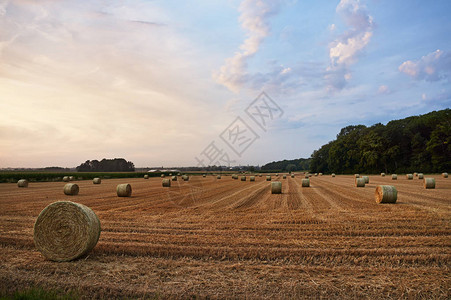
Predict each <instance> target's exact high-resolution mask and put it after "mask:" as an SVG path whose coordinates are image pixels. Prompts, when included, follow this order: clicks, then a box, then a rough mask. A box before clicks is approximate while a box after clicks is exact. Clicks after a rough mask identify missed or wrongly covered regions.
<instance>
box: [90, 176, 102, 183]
mask: <svg viewBox="0 0 451 300" xmlns="http://www.w3.org/2000/svg"><path fill="white" fill-rule="evenodd" d="M92 183H93V184H101V183H102V179H100V178H99V177H96V178H94V179H93V180H92Z"/></svg>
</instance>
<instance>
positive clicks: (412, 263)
mask: <svg viewBox="0 0 451 300" xmlns="http://www.w3.org/2000/svg"><path fill="white" fill-rule="evenodd" d="M427 177H434V178H435V179H436V189H430V190H426V189H424V187H423V181H422V180H419V179H417V178H415V179H414V180H407V179H406V178H405V176H398V180H396V181H395V180H391V177H390V176H386V177H380V176H376V175H374V176H370V183H369V184H367V185H366V186H365V187H364V188H357V187H355V185H354V178H353V176H337V177H335V178H332V177H330V176H326V175H325V176H321V177H312V178H311V187H309V188H302V187H301V180H302V178H303V176H301V175H297V176H296V177H295V178H290V177H288V178H287V179H282V177H281V176H279V177H276V176H273V178H272V179H273V181H274V180H277V181H281V182H282V184H283V185H282V191H283V193H282V194H278V195H277V194H274V195H273V194H271V191H270V182H268V181H266V180H265V176H263V177H256V181H255V182H250V181H249V176H247V181H241V180H240V179H238V180H233V179H232V178H231V176H222V179H216V176H210V175H209V176H207V177H206V178H203V177H202V176H193V177H191V178H190V180H189V181H182V180H181V178H180V177H179V179H178V181H176V182H174V181H173V182H172V186H171V187H170V188H163V187H162V186H161V178H150V179H148V180H145V179H136V178H135V179H110V180H103V181H102V184H100V185H93V184H92V182H91V181H75V183H77V184H78V185H79V187H80V193H79V194H78V195H76V196H66V195H64V194H63V186H64V183H62V182H43V183H33V182H32V183H30V185H29V187H28V188H18V187H17V185H16V184H10V183H3V184H0V253H1V255H0V291H3V292H12V291H15V290H23V289H26V288H28V287H41V288H44V289H51V290H53V289H58V290H61V291H71V292H74V293H75V294H76V295H78V296H80V297H82V298H86V299H91V298H190V297H199V298H207V297H209V298H258V299H262V298H266V299H274V298H279V299H282V298H283V299H287V298H312V297H313V298H328V299H331V298H336V299H342V298H343V297H346V298H368V299H370V298H371V299H378V298H384V299H386V298H425V299H430V298H436V299H449V298H450V295H451V179H449V178H448V179H445V178H442V177H441V176H438V175H433V176H432V175H431V176H427ZM120 183H130V184H131V185H132V189H133V193H132V196H131V197H128V198H119V197H117V196H116V186H117V185H118V184H120ZM380 184H390V185H395V186H396V188H397V189H398V201H397V203H396V204H377V203H376V202H375V200H374V192H375V189H376V186H377V185H380ZM60 200H69V201H74V202H78V203H82V204H84V205H86V206H88V207H90V208H91V209H93V210H94V212H95V213H96V214H97V215H98V217H99V219H100V221H101V227H102V233H101V236H100V239H99V242H98V244H97V246H96V247H95V248H94V250H93V251H92V252H91V253H90V254H89V255H88V256H87V257H84V258H82V259H79V260H76V261H73V262H65V263H56V262H51V261H48V260H46V259H45V258H44V257H43V256H42V255H41V254H40V253H39V252H38V251H37V250H36V249H35V247H34V243H33V224H34V222H35V220H36V218H37V216H38V215H39V213H40V212H41V210H42V209H44V208H45V207H46V206H47V205H48V204H50V203H52V202H55V201H60Z"/></svg>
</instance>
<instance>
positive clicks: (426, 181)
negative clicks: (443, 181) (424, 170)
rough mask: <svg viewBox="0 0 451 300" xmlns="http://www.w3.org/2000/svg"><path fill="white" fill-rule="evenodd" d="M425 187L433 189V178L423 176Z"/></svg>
mask: <svg viewBox="0 0 451 300" xmlns="http://www.w3.org/2000/svg"><path fill="white" fill-rule="evenodd" d="M424 188H425V189H435V178H427V177H425V178H424Z"/></svg>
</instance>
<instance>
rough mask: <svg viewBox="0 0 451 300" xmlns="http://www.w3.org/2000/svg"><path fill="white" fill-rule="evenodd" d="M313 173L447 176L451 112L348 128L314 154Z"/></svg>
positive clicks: (436, 112)
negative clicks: (418, 173)
mask: <svg viewBox="0 0 451 300" xmlns="http://www.w3.org/2000/svg"><path fill="white" fill-rule="evenodd" d="M311 158H312V161H311V164H310V171H311V172H323V173H328V172H334V173H350V174H352V173H379V172H386V173H407V172H415V171H418V172H443V171H447V170H450V167H451V110H450V109H445V110H441V111H433V112H431V113H428V114H425V115H421V116H413V117H409V118H405V119H402V120H396V121H391V122H389V123H388V124H387V125H385V126H384V125H382V124H380V123H379V124H375V125H373V126H371V127H366V126H364V125H357V126H347V127H345V128H343V129H341V131H340V133H339V134H338V135H337V138H336V139H335V140H334V141H331V142H329V143H328V144H326V145H323V146H322V147H321V148H320V149H318V150H316V151H314V152H313V154H312V157H311Z"/></svg>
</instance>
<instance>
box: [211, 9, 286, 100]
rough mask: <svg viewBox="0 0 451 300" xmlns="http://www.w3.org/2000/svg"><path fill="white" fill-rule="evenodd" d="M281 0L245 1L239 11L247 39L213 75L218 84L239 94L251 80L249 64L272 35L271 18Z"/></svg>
mask: <svg viewBox="0 0 451 300" xmlns="http://www.w3.org/2000/svg"><path fill="white" fill-rule="evenodd" d="M280 3H281V1H279V0H274V1H272V0H243V1H242V2H241V4H240V7H239V11H240V13H241V15H240V19H239V20H240V23H241V26H242V27H243V29H244V30H246V33H247V38H246V40H244V42H243V43H242V44H241V46H240V50H239V51H237V52H236V53H235V55H234V56H233V57H230V58H227V59H226V62H225V64H224V65H223V66H222V67H221V68H220V70H219V72H217V73H215V74H214V75H213V77H214V79H215V80H216V82H218V83H220V84H223V85H224V86H226V87H227V88H229V89H230V90H232V91H235V92H237V91H238V90H239V89H240V88H241V87H242V86H243V84H244V83H245V82H246V81H248V80H249V74H248V72H247V62H248V60H249V59H250V58H251V57H252V56H254V55H255V54H256V53H257V52H258V50H259V48H260V46H261V44H262V42H263V40H264V39H265V37H267V36H268V35H269V33H270V26H269V18H270V17H271V16H273V15H275V14H276V13H277V12H278V10H279V7H280Z"/></svg>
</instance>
